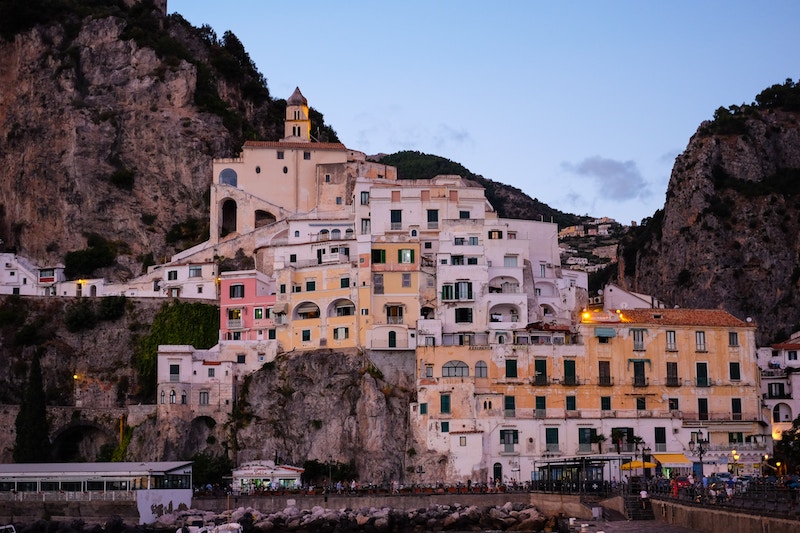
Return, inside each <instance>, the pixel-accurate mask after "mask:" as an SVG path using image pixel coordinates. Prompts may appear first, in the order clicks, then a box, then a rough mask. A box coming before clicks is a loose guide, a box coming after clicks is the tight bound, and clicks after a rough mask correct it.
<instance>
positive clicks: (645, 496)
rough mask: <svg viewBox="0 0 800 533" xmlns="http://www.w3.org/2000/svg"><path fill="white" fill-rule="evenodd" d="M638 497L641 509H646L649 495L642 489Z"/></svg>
mask: <svg viewBox="0 0 800 533" xmlns="http://www.w3.org/2000/svg"><path fill="white" fill-rule="evenodd" d="M639 497H640V498H641V499H642V509H647V499H648V498H649V497H650V495H649V494H647V489H644V488H643V489H642V491H641V492H640V493H639Z"/></svg>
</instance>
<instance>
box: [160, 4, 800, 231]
mask: <svg viewBox="0 0 800 533" xmlns="http://www.w3.org/2000/svg"><path fill="white" fill-rule="evenodd" d="M168 10H169V12H170V13H179V14H180V15H181V16H183V17H184V18H185V19H186V20H187V21H189V22H190V23H191V24H192V25H194V26H197V27H199V26H202V25H205V24H207V25H209V26H211V28H213V29H214V31H215V32H216V33H217V35H218V37H220V38H222V36H223V34H224V33H225V32H226V31H231V32H233V33H234V34H235V35H236V37H238V39H239V40H240V41H241V42H242V43H243V44H244V47H245V50H246V51H247V53H248V54H249V55H250V58H251V59H252V60H253V62H254V63H255V65H256V68H257V69H258V70H259V72H261V73H262V74H263V75H264V77H265V78H266V80H267V85H268V87H269V90H270V94H271V95H272V97H273V98H284V99H285V98H288V97H289V96H290V95H291V94H292V92H293V91H294V89H295V87H299V88H300V90H301V92H302V93H303V95H304V96H305V97H306V99H307V100H308V103H309V105H310V106H311V107H313V108H315V109H316V110H317V111H319V112H321V113H322V114H323V115H324V117H325V122H326V123H327V124H328V125H330V126H331V127H332V128H333V129H334V130H335V131H336V133H337V135H338V136H339V140H340V141H342V142H343V143H344V144H345V145H346V146H347V147H348V148H351V149H355V150H359V151H362V152H365V153H366V154H367V155H373V154H377V153H386V154H390V153H394V152H398V151H401V150H416V151H419V152H422V153H426V154H432V155H437V156H441V157H444V158H447V159H450V160H452V161H454V162H456V163H460V164H462V165H463V166H464V167H466V168H467V169H469V170H470V171H471V172H473V173H475V174H480V175H482V176H483V177H485V178H488V179H492V180H495V181H499V182H502V183H505V184H508V185H512V186H514V187H517V188H519V189H520V190H522V191H523V192H525V193H526V194H528V195H529V196H531V197H533V198H537V199H539V200H540V201H542V202H544V203H546V204H547V205H549V206H550V207H552V208H555V209H558V210H561V211H564V212H567V213H573V214H577V215H590V216H596V217H601V216H608V217H612V218H614V219H616V220H617V221H618V222H621V223H623V224H629V223H631V222H632V221H635V222H639V221H641V220H642V219H643V218H645V217H649V216H652V215H653V213H654V212H655V211H656V210H657V209H660V208H662V207H663V206H664V201H665V197H666V190H667V184H668V182H669V176H670V173H671V171H672V167H673V164H674V162H675V158H676V157H677V156H678V155H679V154H680V153H682V152H683V151H684V150H685V149H686V147H687V145H688V143H689V140H690V138H691V136H692V135H693V134H694V133H695V132H696V130H697V128H698V127H699V126H700V124H701V123H702V121H704V120H710V119H711V118H713V115H714V111H715V110H716V109H717V108H719V107H720V106H722V107H728V106H731V105H741V104H743V103H746V104H749V103H752V102H753V101H754V100H755V97H756V95H757V94H758V93H760V92H761V91H763V90H764V89H766V88H767V87H770V86H771V85H774V84H781V83H783V82H784V81H785V80H786V79H787V78H791V79H792V80H795V81H797V80H798V79H800V65H799V64H800V55H798V53H797V47H798V41H797V35H798V31H799V30H798V27H800V2H798V1H796V0H748V1H742V0H725V1H722V0H703V1H697V0H669V1H661V0H652V1H648V0H635V1H624V0H619V1H610V0H609V1H603V0H584V1H575V0H563V1H553V0H550V1H539V0H505V1H502V0H501V1H491V2H490V1H473V0H438V1H437V0H402V1H400V0H395V1H394V2H387V1H380V0H372V1H362V0H343V1H330V0H305V1H304V2H291V1H286V0H283V1H264V0H228V1H227V2H220V1H219V0H213V1H212V0H169V3H168Z"/></svg>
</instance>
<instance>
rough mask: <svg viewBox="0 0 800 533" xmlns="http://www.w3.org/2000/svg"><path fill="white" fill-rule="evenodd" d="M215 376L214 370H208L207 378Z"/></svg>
mask: <svg viewBox="0 0 800 533" xmlns="http://www.w3.org/2000/svg"><path fill="white" fill-rule="evenodd" d="M215 374H216V369H214V368H209V369H208V377H210V378H213V377H214V375H215Z"/></svg>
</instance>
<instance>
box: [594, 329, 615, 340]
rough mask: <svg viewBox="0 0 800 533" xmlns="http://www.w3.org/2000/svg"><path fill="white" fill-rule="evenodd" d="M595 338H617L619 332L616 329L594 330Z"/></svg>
mask: <svg viewBox="0 0 800 533" xmlns="http://www.w3.org/2000/svg"><path fill="white" fill-rule="evenodd" d="M594 336H595V337H608V338H611V337H616V336H617V330H615V329H614V328H594Z"/></svg>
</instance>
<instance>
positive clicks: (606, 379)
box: [597, 361, 611, 387]
mask: <svg viewBox="0 0 800 533" xmlns="http://www.w3.org/2000/svg"><path fill="white" fill-rule="evenodd" d="M597 371H598V373H597V375H598V377H599V381H598V385H600V386H602V387H610V386H611V361H598V362H597Z"/></svg>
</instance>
